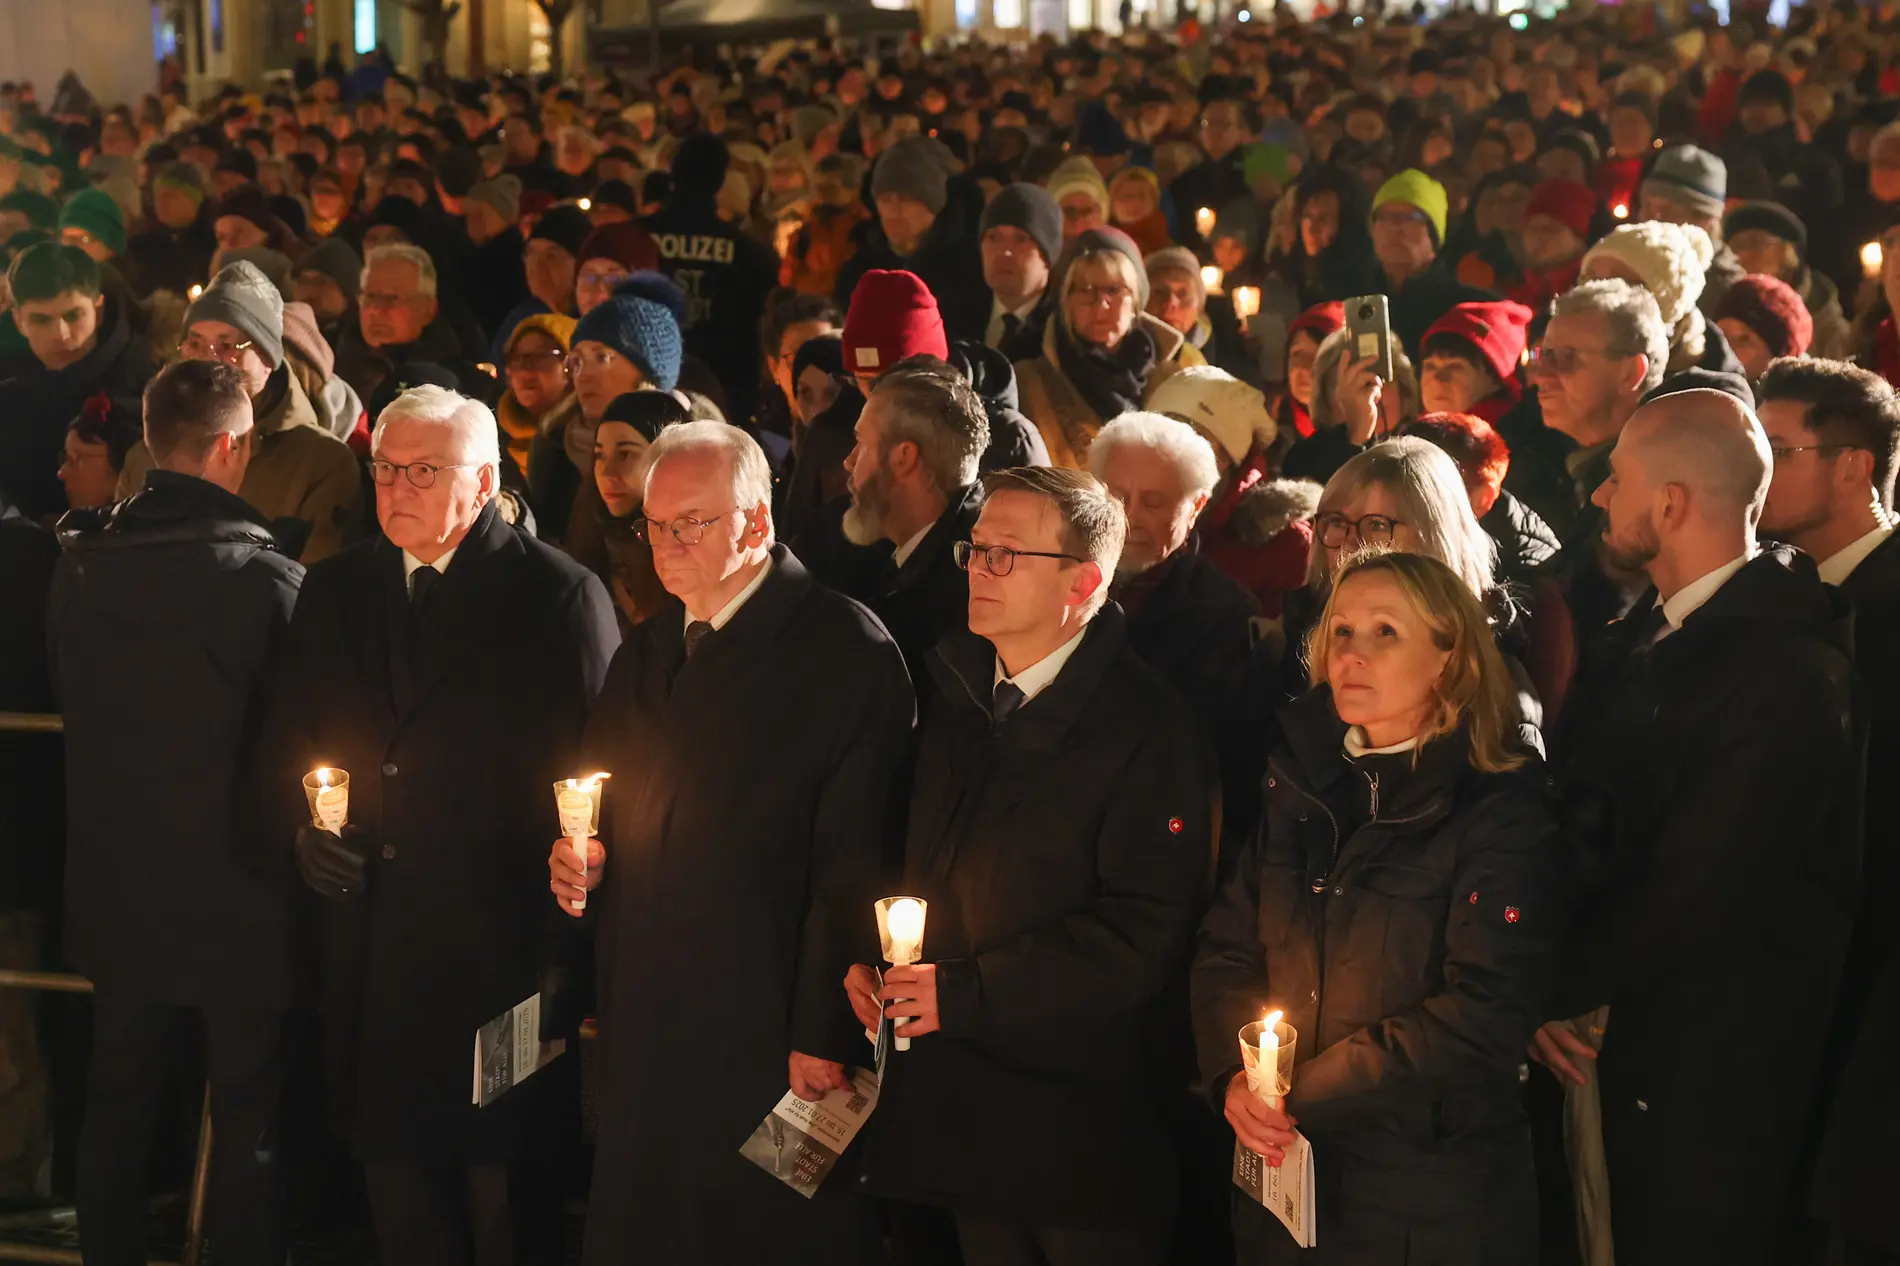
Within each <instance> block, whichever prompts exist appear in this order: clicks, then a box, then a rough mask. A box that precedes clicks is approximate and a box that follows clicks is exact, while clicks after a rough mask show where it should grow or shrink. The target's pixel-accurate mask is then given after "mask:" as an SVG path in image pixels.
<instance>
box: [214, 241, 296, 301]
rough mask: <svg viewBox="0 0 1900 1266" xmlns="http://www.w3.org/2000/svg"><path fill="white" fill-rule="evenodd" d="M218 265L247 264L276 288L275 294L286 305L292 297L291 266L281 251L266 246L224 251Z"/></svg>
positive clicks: (288, 258) (288, 257) (287, 257)
mask: <svg viewBox="0 0 1900 1266" xmlns="http://www.w3.org/2000/svg"><path fill="white" fill-rule="evenodd" d="M218 262H219V263H220V264H239V263H242V264H249V265H251V266H252V267H253V268H255V269H257V271H258V272H260V273H263V274H264V276H265V277H266V278H268V279H269V281H270V284H271V285H273V286H275V287H277V293H278V294H280V295H282V296H283V298H284V301H285V302H286V303H288V302H289V301H290V297H291V295H292V293H293V292H292V290H291V285H290V274H291V271H292V265H291V262H290V256H288V255H286V254H284V253H283V252H282V251H274V250H272V249H271V248H270V247H268V246H246V247H243V248H241V249H239V250H235V251H226V252H224V253H223V254H222V255H220V256H218Z"/></svg>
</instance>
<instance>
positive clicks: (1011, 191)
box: [982, 181, 1062, 265]
mask: <svg viewBox="0 0 1900 1266" xmlns="http://www.w3.org/2000/svg"><path fill="white" fill-rule="evenodd" d="M994 228H1012V229H1021V230H1022V231H1023V232H1025V233H1027V234H1029V236H1031V237H1033V238H1035V239H1036V248H1037V249H1038V250H1040V251H1041V252H1042V259H1043V262H1044V263H1046V264H1050V265H1053V264H1054V263H1055V262H1056V257H1057V256H1059V255H1061V254H1062V208H1061V207H1059V206H1057V205H1056V200H1055V199H1054V198H1053V197H1051V196H1050V195H1049V191H1048V190H1047V189H1044V188H1042V187H1040V186H1038V185H1031V184H1026V183H1023V182H1020V181H1019V182H1017V183H1016V184H1013V185H1004V186H1003V187H1002V188H1001V189H999V190H998V191H997V193H996V196H995V197H994V198H991V199H990V205H989V206H987V207H984V208H983V224H982V232H984V233H988V232H989V231H990V230H991V229H994Z"/></svg>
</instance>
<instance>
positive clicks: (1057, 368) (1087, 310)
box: [1016, 228, 1205, 469]
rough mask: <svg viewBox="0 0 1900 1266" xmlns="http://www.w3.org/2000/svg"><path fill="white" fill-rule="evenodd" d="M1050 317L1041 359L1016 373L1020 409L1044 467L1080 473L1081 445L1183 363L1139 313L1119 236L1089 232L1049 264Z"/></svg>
mask: <svg viewBox="0 0 1900 1266" xmlns="http://www.w3.org/2000/svg"><path fill="white" fill-rule="evenodd" d="M1050 285H1051V286H1052V287H1053V288H1054V289H1055V292H1056V295H1057V296H1058V307H1057V319H1056V320H1053V321H1051V322H1049V328H1048V330H1047V332H1046V333H1044V335H1043V340H1042V355H1041V356H1039V357H1037V358H1036V359H1035V360H1026V361H1019V362H1018V363H1017V365H1016V378H1017V386H1018V389H1019V390H1020V392H1021V396H1022V411H1023V413H1024V415H1025V416H1027V417H1028V418H1029V420H1030V421H1031V422H1033V423H1035V424H1036V429H1037V430H1039V431H1041V432H1042V439H1043V443H1044V444H1045V445H1046V446H1047V447H1048V449H1049V464H1050V465H1052V466H1067V467H1071V468H1074V469H1086V468H1087V465H1088V454H1089V444H1090V443H1091V442H1092V441H1093V440H1094V439H1095V434H1096V432H1098V431H1100V430H1101V429H1102V425H1103V424H1104V423H1106V422H1107V421H1109V420H1110V419H1111V418H1117V417H1120V416H1121V415H1122V414H1124V413H1132V412H1135V411H1136V410H1139V409H1142V408H1145V407H1146V406H1147V403H1148V401H1149V399H1150V398H1151V397H1152V396H1153V395H1154V390H1155V388H1156V387H1157V386H1159V385H1160V384H1161V383H1162V382H1165V381H1166V380H1167V378H1168V377H1169V375H1171V374H1173V373H1174V371H1175V370H1176V369H1177V368H1179V367H1180V365H1183V364H1202V363H1205V361H1204V358H1203V357H1202V356H1201V355H1200V353H1199V352H1194V353H1193V354H1192V359H1188V358H1186V357H1185V356H1183V348H1185V347H1186V344H1187V340H1186V339H1185V338H1184V337H1183V336H1182V334H1181V333H1180V331H1178V330H1176V329H1174V328H1173V327H1172V326H1170V325H1168V324H1167V323H1166V322H1165V321H1162V320H1160V319H1159V318H1157V317H1153V316H1150V315H1148V313H1147V312H1146V311H1145V309H1146V308H1147V306H1148V271H1147V268H1146V266H1145V265H1144V264H1143V262H1142V257H1141V248H1140V247H1138V246H1136V245H1135V243H1134V242H1133V240H1131V239H1130V238H1129V236H1128V235H1127V234H1126V233H1123V232H1122V231H1121V230H1120V229H1111V228H1099V229H1089V230H1086V231H1085V232H1083V233H1081V234H1080V235H1078V236H1077V237H1076V238H1075V239H1074V240H1073V241H1072V242H1070V243H1069V245H1068V247H1067V248H1066V249H1065V250H1064V251H1063V252H1062V257H1061V258H1060V259H1059V260H1057V261H1056V267H1055V273H1054V277H1053V279H1052V281H1051V282H1050Z"/></svg>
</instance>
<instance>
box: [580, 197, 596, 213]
mask: <svg viewBox="0 0 1900 1266" xmlns="http://www.w3.org/2000/svg"><path fill="white" fill-rule="evenodd" d="M580 208H581V210H583V211H592V210H593V209H594V200H593V199H592V198H582V199H581V201H580Z"/></svg>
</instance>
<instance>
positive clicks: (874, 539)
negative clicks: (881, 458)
mask: <svg viewBox="0 0 1900 1266" xmlns="http://www.w3.org/2000/svg"><path fill="white" fill-rule="evenodd" d="M890 504H891V501H890V472H888V471H886V470H884V469H883V468H882V467H880V468H879V469H878V472H877V473H876V474H875V475H872V476H871V478H870V479H869V480H867V481H866V482H865V484H864V486H863V487H861V488H858V489H855V490H853V492H852V493H851V508H850V509H849V510H846V511H845V512H844V539H845V540H847V541H850V542H851V543H852V544H853V545H876V544H877V543H878V542H879V541H881V540H883V539H884V519H885V516H886V514H887V513H888V512H889V510H890Z"/></svg>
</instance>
